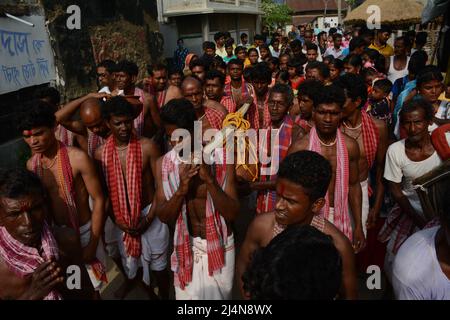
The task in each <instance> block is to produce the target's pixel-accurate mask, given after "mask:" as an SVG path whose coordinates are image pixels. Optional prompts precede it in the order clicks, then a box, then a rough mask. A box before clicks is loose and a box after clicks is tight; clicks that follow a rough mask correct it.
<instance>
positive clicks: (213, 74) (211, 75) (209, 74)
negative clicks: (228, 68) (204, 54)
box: [205, 70, 225, 86]
mask: <svg viewBox="0 0 450 320" xmlns="http://www.w3.org/2000/svg"><path fill="white" fill-rule="evenodd" d="M215 78H219V82H220V84H221V85H222V86H224V85H225V75H224V74H223V73H222V72H220V71H218V70H209V71H208V72H207V73H206V77H205V82H206V80H214V79H215Z"/></svg>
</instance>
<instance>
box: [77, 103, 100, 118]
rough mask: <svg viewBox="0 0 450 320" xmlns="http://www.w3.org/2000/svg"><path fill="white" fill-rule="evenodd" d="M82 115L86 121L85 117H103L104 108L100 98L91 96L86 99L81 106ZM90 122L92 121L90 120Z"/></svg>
mask: <svg viewBox="0 0 450 320" xmlns="http://www.w3.org/2000/svg"><path fill="white" fill-rule="evenodd" d="M80 117H81V120H82V121H83V122H84V119H87V118H90V119H92V118H93V117H94V118H96V119H97V120H98V119H99V118H101V117H102V108H101V105H100V100H98V99H95V98H89V99H87V100H86V101H84V102H83V103H82V104H81V106H80ZM89 122H90V121H89Z"/></svg>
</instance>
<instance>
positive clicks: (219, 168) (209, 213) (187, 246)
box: [162, 150, 227, 289]
mask: <svg viewBox="0 0 450 320" xmlns="http://www.w3.org/2000/svg"><path fill="white" fill-rule="evenodd" d="M223 163H225V161H223ZM179 165H180V160H179V159H178V157H177V156H176V151H175V150H172V151H170V152H168V153H166V155H165V156H164V158H163V161H162V185H163V190H164V195H165V196H166V199H167V200H169V199H170V198H172V196H173V195H174V193H175V192H176V191H177V190H178V187H179V186H180V175H179ZM225 170H226V165H225V164H223V165H216V166H215V173H216V175H215V177H216V179H217V182H218V183H219V185H220V186H222V189H223V188H225V185H226V171H225ZM205 219H206V242H207V249H206V251H207V255H208V274H209V275H210V276H212V275H213V274H214V273H215V272H219V271H220V270H221V269H222V267H223V266H224V264H225V245H226V243H225V242H226V239H227V225H226V223H225V220H224V218H223V217H222V216H221V215H220V214H219V212H218V211H217V210H215V208H214V203H213V200H212V198H211V195H210V194H209V192H208V193H207V198H206V213H205ZM188 221H189V220H188V213H187V206H186V201H183V205H182V207H181V212H180V213H179V215H178V218H177V221H176V226H175V234H174V251H173V253H172V256H171V264H172V270H173V271H174V282H175V285H176V286H179V287H180V288H181V289H184V287H185V286H186V285H187V284H189V283H190V282H191V281H192V270H193V267H194V262H193V254H192V243H191V238H190V235H189V228H188Z"/></svg>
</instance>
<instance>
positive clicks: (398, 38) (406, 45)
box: [394, 36, 411, 48]
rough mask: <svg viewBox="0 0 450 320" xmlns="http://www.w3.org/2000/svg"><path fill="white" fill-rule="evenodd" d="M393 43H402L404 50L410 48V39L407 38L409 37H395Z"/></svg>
mask: <svg viewBox="0 0 450 320" xmlns="http://www.w3.org/2000/svg"><path fill="white" fill-rule="evenodd" d="M395 41H403V44H404V45H405V47H406V48H409V47H411V39H410V38H409V37H407V36H406V37H403V36H402V37H397V38H395V40H394V42H395Z"/></svg>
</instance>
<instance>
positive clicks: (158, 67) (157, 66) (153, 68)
mask: <svg viewBox="0 0 450 320" xmlns="http://www.w3.org/2000/svg"><path fill="white" fill-rule="evenodd" d="M161 70H166V71H167V66H166V65H164V64H162V63H156V64H150V65H148V66H147V72H148V74H149V75H151V76H153V73H154V72H155V71H161Z"/></svg>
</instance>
